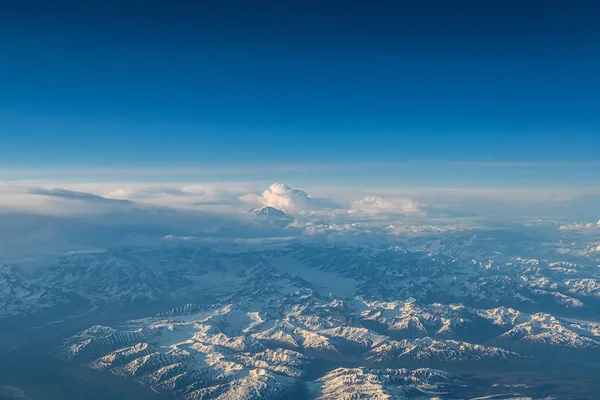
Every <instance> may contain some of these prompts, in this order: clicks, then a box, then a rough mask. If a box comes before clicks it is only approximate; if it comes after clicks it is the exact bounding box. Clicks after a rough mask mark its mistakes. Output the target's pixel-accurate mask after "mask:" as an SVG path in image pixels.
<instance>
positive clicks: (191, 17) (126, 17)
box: [0, 1, 600, 187]
mask: <svg viewBox="0 0 600 400" xmlns="http://www.w3.org/2000/svg"><path fill="white" fill-rule="evenodd" d="M46 3H47V2H35V1H23V2H3V3H2V5H1V6H0V45H1V46H2V49H3V55H2V62H1V63H0V64H1V66H0V74H1V80H0V82H1V83H0V85H1V86H0V140H1V142H2V145H1V146H0V166H2V167H3V169H5V170H11V171H13V172H11V173H7V175H8V178H18V177H19V176H24V175H23V174H21V175H19V174H18V173H17V172H14V170H16V169H18V168H20V169H23V168H29V169H33V170H35V169H38V170H39V171H50V170H51V169H52V168H55V169H58V168H100V167H111V168H123V167H127V168H138V169H143V168H174V167H181V168H183V167H187V168H192V167H196V168H206V167H214V168H219V167H222V168H224V169H226V168H232V167H235V166H238V167H239V168H238V170H240V171H241V173H239V174H238V175H237V176H236V177H235V178H236V179H262V178H264V179H269V178H270V176H268V175H269V173H271V175H274V176H275V177H279V176H281V178H283V179H286V178H292V179H294V178H296V179H304V180H309V179H310V178H311V176H312V177H314V179H315V180H328V179H338V180H340V181H345V182H348V184H351V183H352V180H353V179H355V180H358V179H362V181H363V182H373V183H376V182H377V180H380V181H381V182H382V183H385V184H386V185H394V184H395V183H394V182H397V180H396V179H395V177H397V176H398V175H399V174H405V176H404V178H403V180H402V184H404V185H409V186H410V185H412V186H419V185H421V186H423V185H431V186H446V185H454V186H469V185H475V186H486V185H487V186H531V185H533V186H536V185H537V186H552V185H556V186H596V187H597V186H598V185H599V183H600V182H599V180H600V178H599V177H598V175H600V173H597V172H598V171H600V166H599V164H598V163H599V162H600V154H599V152H598V149H599V148H600V134H599V132H600V113H598V110H600V94H599V93H600V74H598V73H597V71H599V70H600V48H598V46H597V43H599V42H600V28H599V26H600V24H598V23H597V21H594V15H600V14H598V13H597V12H598V11H600V10H599V6H598V4H597V3H594V2H581V3H578V7H577V8H575V7H574V6H572V5H569V4H567V2H556V3H554V2H551V1H550V2H533V1H532V2H524V3H525V4H522V3H521V2H514V3H513V2H502V3H501V4H491V3H489V2H479V1H478V2H470V1H465V2H458V3H453V4H454V5H449V3H448V2H431V1H430V2H423V3H420V5H412V6H406V5H401V4H404V3H402V2H381V3H379V4H377V5H371V6H367V5H366V4H365V3H362V5H357V4H354V3H352V2H335V1H332V2H330V3H329V2H328V4H327V5H325V6H324V5H320V6H318V4H317V3H316V2H315V3H311V2H303V3H302V4H300V3H298V4H295V5H293V3H286V2H284V3H286V4H281V2H257V3H254V2H253V3H252V4H253V5H252V6H250V5H248V4H247V2H219V3H218V4H219V5H216V4H215V5H210V6H208V5H201V4H196V5H191V2H182V3H179V5H178V6H175V5H173V4H171V5H167V4H166V3H165V4H164V5H162V7H158V6H156V4H160V3H152V4H150V5H144V3H140V2H118V3H117V2H110V1H108V2H58V3H55V4H53V5H49V4H46ZM268 162H275V163H277V165H285V164H289V165H294V166H298V165H301V166H303V165H311V164H312V165H314V164H315V163H327V164H330V166H329V168H325V169H323V171H324V172H323V174H321V175H320V176H314V175H315V174H314V172H312V171H310V170H309V171H308V172H306V169H304V170H303V171H304V172H293V173H292V172H289V171H288V173H287V175H286V173H283V172H280V171H279V172H278V171H277V170H274V171H267V172H264V171H263V172H261V173H255V174H248V173H247V174H244V173H243V172H244V170H245V169H246V168H249V166H252V165H265V164H266V163H268ZM407 162H408V163H407ZM464 162H467V164H461V163H464ZM356 163H368V164H369V165H370V167H369V168H367V169H364V170H363V169H361V170H359V171H356V168H350V172H349V170H348V168H347V166H348V165H350V166H352V165H356ZM521 163H531V165H522V164H521ZM340 165H343V166H344V168H340V167H339V166H340ZM390 165H392V166H390ZM407 166H408V167H407ZM299 169H300V170H302V168H299ZM342 170H343V171H345V172H340V171H342ZM294 173H295V174H301V176H297V175H294ZM38 175H39V173H38ZM80 175H82V174H80ZM230 175H231V174H228V173H227V172H225V173H223V174H218V173H215V174H213V176H212V178H213V179H225V178H226V177H227V176H230ZM250 175H252V176H250ZM84 178H85V177H82V178H81V179H84Z"/></svg>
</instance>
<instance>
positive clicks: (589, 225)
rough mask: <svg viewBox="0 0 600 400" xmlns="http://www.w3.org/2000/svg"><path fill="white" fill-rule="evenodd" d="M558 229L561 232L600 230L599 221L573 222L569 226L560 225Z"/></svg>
mask: <svg viewBox="0 0 600 400" xmlns="http://www.w3.org/2000/svg"><path fill="white" fill-rule="evenodd" d="M560 229H561V230H563V231H579V230H588V229H600V220H598V222H596V223H593V222H573V223H571V224H566V225H561V226H560Z"/></svg>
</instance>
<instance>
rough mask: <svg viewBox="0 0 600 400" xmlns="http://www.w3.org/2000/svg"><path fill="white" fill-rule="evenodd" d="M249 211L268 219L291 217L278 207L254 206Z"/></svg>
mask: <svg viewBox="0 0 600 400" xmlns="http://www.w3.org/2000/svg"><path fill="white" fill-rule="evenodd" d="M250 212H251V213H252V214H254V215H256V216H257V217H263V218H269V219H291V217H290V216H289V215H287V214H286V213H284V212H283V211H281V210H280V209H278V208H275V207H271V206H265V207H262V208H255V209H252V210H250Z"/></svg>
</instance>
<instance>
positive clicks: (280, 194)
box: [241, 183, 340, 213]
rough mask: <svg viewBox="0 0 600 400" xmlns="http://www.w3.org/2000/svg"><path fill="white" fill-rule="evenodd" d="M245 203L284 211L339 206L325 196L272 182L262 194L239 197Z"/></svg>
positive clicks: (324, 208)
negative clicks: (314, 194)
mask: <svg viewBox="0 0 600 400" xmlns="http://www.w3.org/2000/svg"><path fill="white" fill-rule="evenodd" d="M241 200H242V201H244V202H246V203H247V204H251V205H255V206H262V207H265V206H269V207H274V208H277V209H280V210H283V211H285V212H292V213H293V212H296V213H302V212H311V211H322V210H327V209H338V208H340V206H339V205H338V204H337V203H335V202H333V201H331V200H329V199H326V198H319V197H312V196H311V195H309V194H308V193H306V192H305V191H304V190H301V189H295V188H292V187H290V186H288V185H286V184H283V183H274V184H272V185H271V186H269V188H268V189H267V190H265V191H264V192H263V193H262V194H260V195H256V194H249V195H245V196H242V197H241Z"/></svg>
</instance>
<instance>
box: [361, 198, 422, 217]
mask: <svg viewBox="0 0 600 400" xmlns="http://www.w3.org/2000/svg"><path fill="white" fill-rule="evenodd" d="M349 212H350V213H362V214H367V215H376V214H423V213H424V212H425V210H424V207H423V205H422V204H420V203H419V202H418V201H415V200H411V199H409V198H401V199H383V198H381V197H378V196H366V197H365V198H364V199H362V200H357V201H354V202H352V206H351V208H350V211H349Z"/></svg>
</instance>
